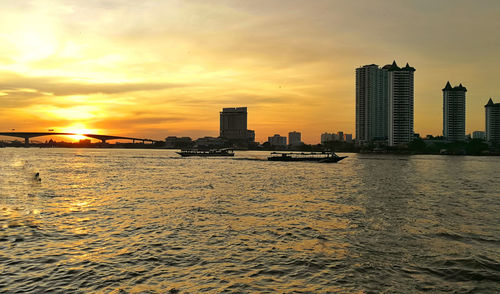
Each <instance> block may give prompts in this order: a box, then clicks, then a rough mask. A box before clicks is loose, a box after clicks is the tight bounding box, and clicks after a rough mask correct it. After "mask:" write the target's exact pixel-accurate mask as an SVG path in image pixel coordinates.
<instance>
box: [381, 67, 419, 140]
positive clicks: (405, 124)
mask: <svg viewBox="0 0 500 294" xmlns="http://www.w3.org/2000/svg"><path fill="white" fill-rule="evenodd" d="M384 69H387V71H388V81H389V104H388V108H389V113H388V115H389V129H388V135H389V146H397V145H402V144H403V145H404V144H407V143H409V142H410V141H412V140H413V112H414V106H413V103H414V101H413V100H414V86H413V84H414V72H415V68H413V67H411V66H410V65H408V63H407V64H406V66H405V67H402V68H400V67H398V65H397V64H396V61H394V62H393V63H392V65H390V66H384Z"/></svg>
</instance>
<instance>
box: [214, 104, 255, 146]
mask: <svg viewBox="0 0 500 294" xmlns="http://www.w3.org/2000/svg"><path fill="white" fill-rule="evenodd" d="M249 135H250V132H249V131H248V130H247V108H246V107H235V108H233V107H232V108H223V109H222V112H221V113H220V136H221V137H222V138H224V139H229V140H248V139H249ZM254 136H255V133H254Z"/></svg>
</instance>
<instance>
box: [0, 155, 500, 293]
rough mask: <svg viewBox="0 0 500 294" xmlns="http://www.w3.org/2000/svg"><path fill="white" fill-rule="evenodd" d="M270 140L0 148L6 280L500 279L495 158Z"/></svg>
mask: <svg viewBox="0 0 500 294" xmlns="http://www.w3.org/2000/svg"><path fill="white" fill-rule="evenodd" d="M267 154H268V153H265V152H237V156H236V157H235V158H211V159H207V158H180V157H178V156H177V155H176V154H175V153H174V152H173V151H169V150H112V149H36V148H28V149H24V148H22V149H13V148H2V149H0V159H1V161H0V273H1V274H0V292H2V293H8V292H28V293H43V292H57V293H80V292H82V293H88V292H102V293H109V292H114V293H139V292H145V293H165V292H170V293H199V292H209V293H219V292H224V293H329V292H342V293H346V292H347V293H353V292H354V293H379V292H387V293H414V292H424V291H430V292H445V291H446V292H458V293H469V292H470V293H498V292H500V282H499V281H500V158H498V157H449V156H390V155H360V154H347V155H349V158H347V159H345V160H344V161H342V162H340V163H338V164H318V163H286V162H268V161H266V160H264V159H265V158H266V155H267ZM36 172H39V173H40V177H41V179H42V180H41V182H39V181H37V180H35V179H34V175H35V173H36Z"/></svg>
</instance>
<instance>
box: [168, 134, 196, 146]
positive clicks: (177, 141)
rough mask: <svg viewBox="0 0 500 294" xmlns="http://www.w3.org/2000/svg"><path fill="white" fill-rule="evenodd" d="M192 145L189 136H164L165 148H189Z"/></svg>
mask: <svg viewBox="0 0 500 294" xmlns="http://www.w3.org/2000/svg"><path fill="white" fill-rule="evenodd" d="M193 145H194V142H193V140H191V138H190V137H176V136H168V137H166V138H165V147H167V148H189V147H191V146H193Z"/></svg>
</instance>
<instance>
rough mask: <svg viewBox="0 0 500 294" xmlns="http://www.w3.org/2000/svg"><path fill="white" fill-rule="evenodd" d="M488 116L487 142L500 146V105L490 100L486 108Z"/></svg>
mask: <svg viewBox="0 0 500 294" xmlns="http://www.w3.org/2000/svg"><path fill="white" fill-rule="evenodd" d="M484 108H485V114H486V141H488V142H489V143H492V144H500V103H493V100H492V99H491V98H490V100H488V103H487V104H486V105H485V106H484Z"/></svg>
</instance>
